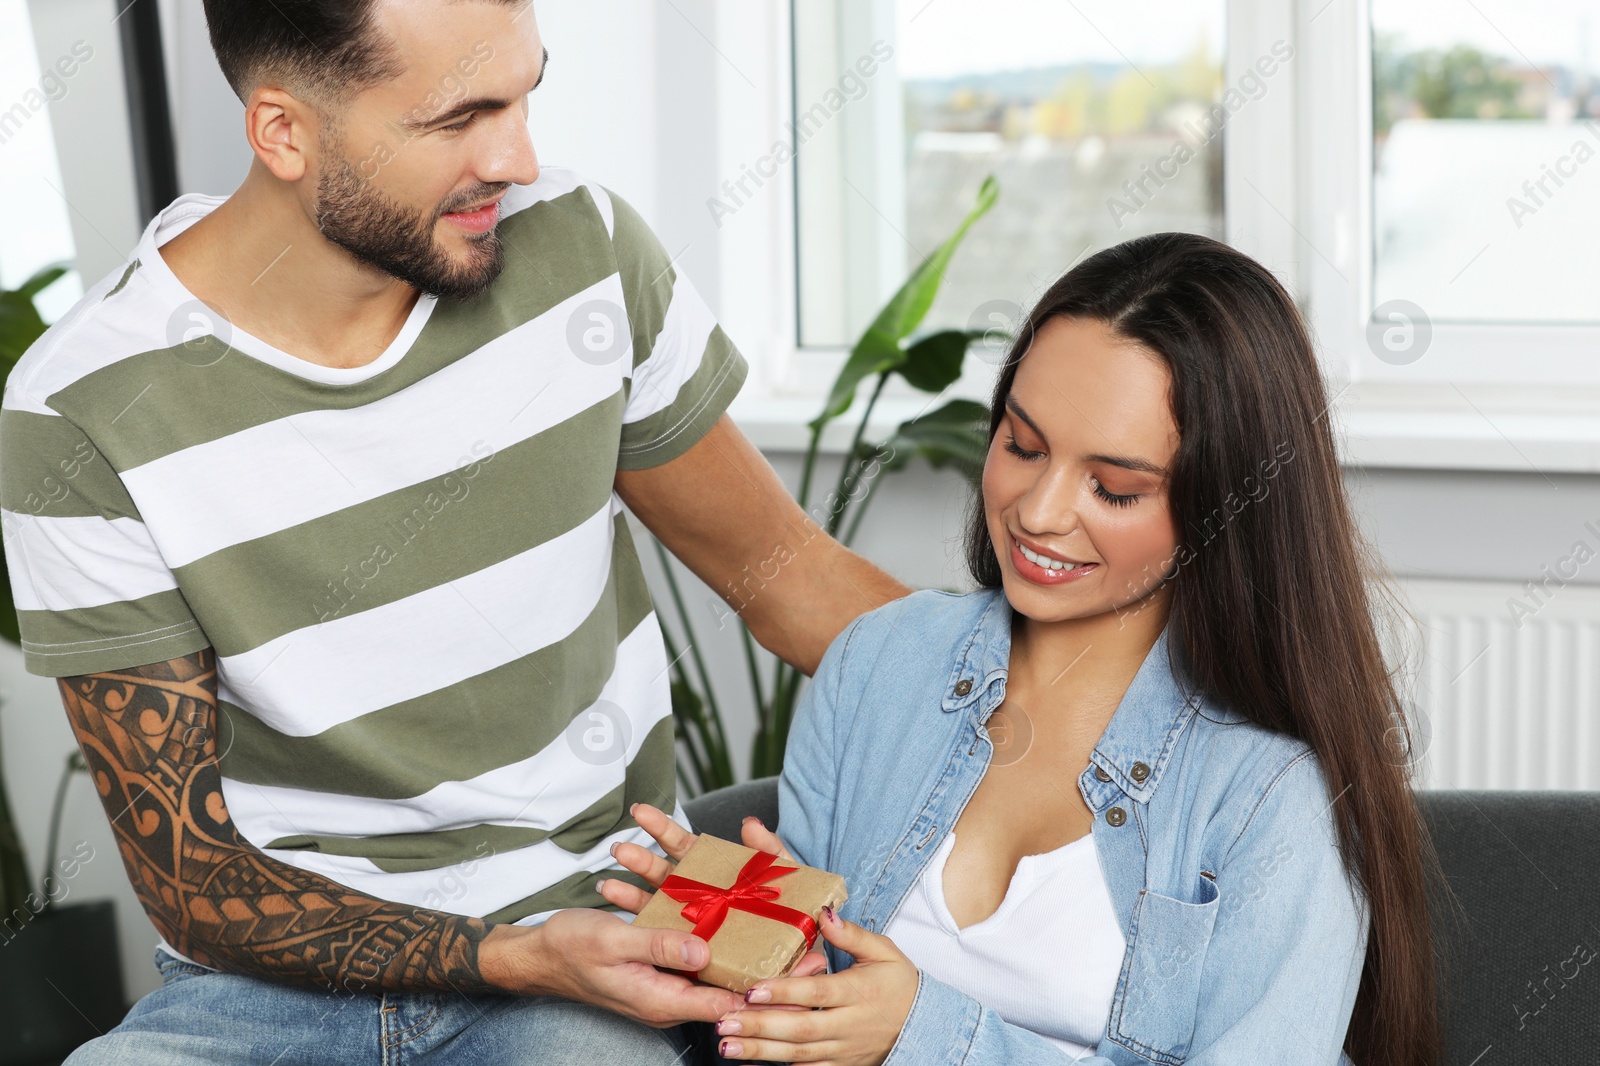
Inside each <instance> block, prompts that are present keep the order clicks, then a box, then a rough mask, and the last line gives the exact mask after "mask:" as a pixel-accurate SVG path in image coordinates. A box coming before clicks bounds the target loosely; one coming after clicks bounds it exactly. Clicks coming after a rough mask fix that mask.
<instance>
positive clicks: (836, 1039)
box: [717, 908, 919, 1066]
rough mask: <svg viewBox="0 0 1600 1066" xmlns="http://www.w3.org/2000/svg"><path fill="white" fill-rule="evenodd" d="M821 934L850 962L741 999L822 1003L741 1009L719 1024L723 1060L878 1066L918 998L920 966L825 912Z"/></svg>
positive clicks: (884, 940) (762, 986)
mask: <svg viewBox="0 0 1600 1066" xmlns="http://www.w3.org/2000/svg"><path fill="white" fill-rule="evenodd" d="M820 924H821V927H822V935H823V937H824V938H825V939H826V940H827V941H828V943H830V944H832V945H834V946H835V947H837V948H839V949H840V950H842V951H847V952H849V953H850V954H851V955H853V956H855V960H856V962H855V965H854V966H852V967H850V968H849V969H848V970H841V971H840V972H839V973H831V974H823V975H821V976H815V977H780V978H778V979H776V980H772V981H762V982H760V983H759V984H757V985H756V986H755V987H754V988H752V989H751V990H750V992H749V993H748V994H747V995H746V996H745V998H746V1000H748V1001H749V1002H750V1003H753V1004H770V1005H772V1006H777V1005H780V1004H787V1005H793V1006H798V1007H808V1008H813V1007H814V1008H820V1009H817V1010H807V1011H806V1012H804V1013H799V1014H796V1013H779V1012H777V1011H771V1010H752V1009H749V1008H744V1009H741V1010H737V1011H734V1012H733V1013H732V1014H727V1015H724V1016H723V1018H722V1020H721V1021H720V1022H718V1023H717V1032H718V1034H720V1037H721V1039H720V1041H719V1044H718V1049H719V1051H720V1052H721V1054H722V1056H723V1057H724V1058H732V1059H760V1060H762V1061H765V1062H816V1063H827V1064H829V1066H881V1064H882V1062H883V1060H884V1059H886V1058H888V1057H889V1052H890V1051H891V1050H892V1049H893V1048H894V1044H895V1041H896V1040H898V1039H899V1038H900V1030H901V1029H903V1028H904V1027H905V1024H906V1018H907V1017H908V1016H909V1015H910V1014H911V1004H912V1002H913V1001H914V1000H915V999H916V998H917V982H918V979H919V977H918V973H917V967H916V965H915V964H913V963H912V961H911V960H910V959H908V958H906V956H905V955H904V953H902V952H901V950H900V949H899V948H897V947H895V945H894V941H892V940H890V939H889V938H888V937H886V936H880V935H879V934H877V933H869V932H867V931H866V930H865V929H863V928H861V927H860V926H859V925H856V924H855V923H854V922H847V921H844V920H843V919H841V918H840V917H839V916H838V915H837V914H835V913H834V912H833V909H832V908H828V909H827V910H825V911H824V912H823V915H822V922H821V923H820Z"/></svg>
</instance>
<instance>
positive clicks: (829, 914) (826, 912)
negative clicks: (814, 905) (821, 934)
mask: <svg viewBox="0 0 1600 1066" xmlns="http://www.w3.org/2000/svg"><path fill="white" fill-rule="evenodd" d="M822 916H823V917H824V918H826V919H828V921H829V922H830V923H831V924H833V925H838V924H839V916H838V915H837V914H835V913H833V908H832V907H823V908H822Z"/></svg>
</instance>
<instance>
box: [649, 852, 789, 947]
mask: <svg viewBox="0 0 1600 1066" xmlns="http://www.w3.org/2000/svg"><path fill="white" fill-rule="evenodd" d="M776 858H777V856H775V855H769V854H767V853H766V852H758V853H757V854H756V855H755V857H754V858H752V859H751V860H750V861H749V862H747V863H745V864H744V868H743V869H741V870H740V871H739V876H738V877H737V878H736V879H735V880H734V882H733V884H731V885H729V886H728V887H727V888H718V887H717V886H716V885H708V884H706V883H705V882H704V881H695V880H693V879H691V878H688V877H679V876H678V875H677V874H672V875H671V876H670V877H668V878H667V879H666V880H665V881H663V882H661V891H662V892H665V893H666V894H667V895H668V896H669V897H671V898H672V899H675V900H677V901H678V902H679V903H682V904H683V905H684V907H683V910H682V911H681V912H680V913H681V914H682V915H683V917H684V918H686V919H688V920H689V921H691V922H693V923H694V935H695V936H697V937H700V938H701V939H702V940H704V941H706V942H707V943H710V941H711V938H712V937H713V936H715V935H716V932H717V930H718V929H721V928H722V923H723V921H724V919H726V918H727V917H728V912H729V911H730V910H741V911H744V912H745V913H746V914H754V915H758V916H759V917H762V918H770V919H772V920H773V921H776V922H782V923H783V924H785V925H792V926H794V927H795V928H796V929H798V930H800V932H801V933H802V934H803V935H804V936H805V938H806V950H807V951H809V950H810V949H811V945H812V944H814V943H816V940H817V920H816V919H815V918H813V917H811V915H809V914H807V913H806V912H805V911H797V910H795V909H794V908H793V907H784V906H781V905H779V904H777V903H773V902H772V901H773V900H775V899H777V898H779V897H780V896H782V895H783V890H782V889H781V888H775V887H773V886H771V885H769V884H767V882H768V881H776V880H777V879H778V878H780V877H783V876H784V875H786V874H791V873H793V872H794V871H795V869H796V867H793V866H773V865H772V862H773V860H774V859H776Z"/></svg>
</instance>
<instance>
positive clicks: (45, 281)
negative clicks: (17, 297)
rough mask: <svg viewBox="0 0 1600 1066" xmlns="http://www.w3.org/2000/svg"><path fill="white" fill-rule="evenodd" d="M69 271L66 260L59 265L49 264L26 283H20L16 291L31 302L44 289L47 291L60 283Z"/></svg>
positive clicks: (69, 267)
mask: <svg viewBox="0 0 1600 1066" xmlns="http://www.w3.org/2000/svg"><path fill="white" fill-rule="evenodd" d="M71 269H72V264H71V263H70V262H68V261H66V260H62V261H61V262H59V263H51V264H50V265H49V266H47V267H44V268H43V269H41V270H39V271H38V272H36V273H35V274H34V275H33V277H31V278H29V279H28V280H27V281H24V282H23V283H22V287H21V288H20V289H18V290H17V291H18V292H20V293H21V294H22V295H24V296H26V297H27V298H28V299H30V300H31V299H33V298H34V297H35V296H37V295H39V294H40V293H41V292H43V291H44V290H45V289H48V288H49V287H50V286H52V285H54V284H55V283H56V282H58V281H60V280H61V279H62V278H63V277H65V276H66V274H67V271H69V270H71Z"/></svg>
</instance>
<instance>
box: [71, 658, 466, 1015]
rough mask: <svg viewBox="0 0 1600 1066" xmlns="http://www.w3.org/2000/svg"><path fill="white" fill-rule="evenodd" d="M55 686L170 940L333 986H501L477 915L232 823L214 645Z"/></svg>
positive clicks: (274, 975)
mask: <svg viewBox="0 0 1600 1066" xmlns="http://www.w3.org/2000/svg"><path fill="white" fill-rule="evenodd" d="M59 685H60V689H61V698H62V701H63V702H64V703H65V705H66V709H67V716H68V718H69V719H70V720H71V722H72V728H73V731H74V732H75V733H76V734H77V737H78V744H79V745H80V747H82V749H83V755H84V759H85V760H86V761H87V763H88V766H89V772H90V775H91V777H92V779H93V780H94V784H95V789H96V790H97V791H98V792H99V793H100V799H101V802H102V803H104V805H105V809H106V815H107V816H108V817H109V818H110V819H111V827H112V830H113V831H114V833H115V835H116V840H117V848H118V850H119V851H120V852H121V854H122V860H123V863H124V864H125V865H126V866H127V869H128V876H129V878H130V879H131V880H132V882H133V887H134V891H135V893H136V894H137V895H138V897H139V902H140V903H141V904H142V905H143V906H144V909H145V912H146V913H147V914H149V916H150V920H151V921H152V922H153V923H154V924H155V926H156V928H157V929H158V930H159V931H160V933H161V935H162V936H163V937H165V938H166V940H167V942H168V943H170V944H171V945H172V946H173V947H175V948H177V949H178V950H179V951H181V952H182V953H184V954H185V955H187V956H189V958H191V959H194V960H195V961H196V962H199V963H202V964H204V965H207V966H211V967H214V968H216V969H219V970H225V971H228V972H231V973H240V974H248V975H250V976H254V977H261V978H264V979H267V980H272V981H277V982H279V983H283V984H293V985H300V986H309V987H316V988H322V989H326V990H328V991H334V992H338V991H343V992H348V993H355V992H361V991H370V992H378V991H397V992H417V991H436V990H450V989H455V990H457V991H461V992H469V993H471V992H493V991H498V989H495V988H493V987H491V986H489V985H488V983H487V982H486V981H485V980H484V979H483V977H482V975H481V974H480V972H479V968H478V945H479V943H480V942H481V941H482V940H483V939H484V937H486V936H487V935H488V933H489V929H490V926H489V925H488V924H487V923H486V922H484V921H483V920H482V919H479V918H468V917H462V916H460V915H453V914H445V913H442V912H440V911H433V910H423V909H419V908H415V907H409V906H406V905H404V904H398V903H393V902H390V901H388V900H382V899H378V898H376V897H373V896H369V895H366V894H364V893H361V892H357V891H355V890H353V889H350V888H347V887H345V886H343V885H340V884H337V883H336V882H333V881H330V880H328V879H326V878H323V877H319V876H317V875H316V874H313V873H309V872H307V871H305V870H301V869H298V868H297V867H294V866H291V865H289V864H287V863H283V862H279V861H277V860H275V859H272V858H269V857H268V856H266V855H264V854H263V853H262V852H261V851H260V850H259V849H258V848H256V847H254V846H253V845H251V844H250V843H249V842H248V841H246V840H245V839H244V838H243V837H242V836H241V835H240V834H239V832H238V830H237V828H236V827H235V826H234V825H233V823H232V821H231V820H230V819H229V817H228V810H227V807H226V806H225V805H224V804H223V798H222V773H221V770H220V768H219V766H218V761H217V735H216V734H217V674H216V653H215V652H214V651H213V650H212V649H210V648H206V649H204V650H202V651H199V652H196V653H195V654H193V655H188V656H185V657H183V658H181V659H172V660H170V661H168V662H165V663H157V664H154V665H151V666H142V667H135V668H132V669H128V670H117V671H112V672H109V673H98V674H86V675H83V676H80V677H64V678H61V679H59Z"/></svg>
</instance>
